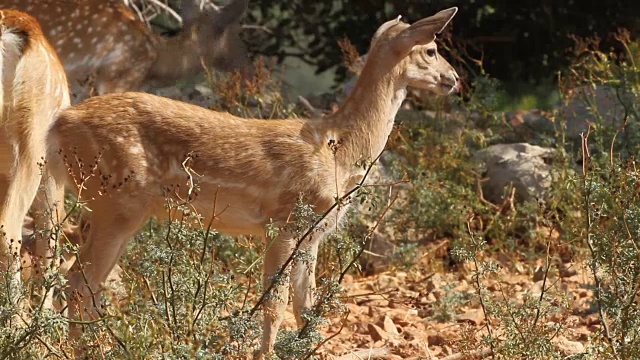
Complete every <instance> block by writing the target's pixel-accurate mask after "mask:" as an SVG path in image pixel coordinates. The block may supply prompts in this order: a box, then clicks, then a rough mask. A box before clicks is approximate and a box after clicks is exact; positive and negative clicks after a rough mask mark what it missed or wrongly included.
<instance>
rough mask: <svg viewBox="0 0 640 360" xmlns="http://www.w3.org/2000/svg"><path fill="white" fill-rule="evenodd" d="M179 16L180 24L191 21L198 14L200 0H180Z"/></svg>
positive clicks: (183, 24)
mask: <svg viewBox="0 0 640 360" xmlns="http://www.w3.org/2000/svg"><path fill="white" fill-rule="evenodd" d="M180 10H181V11H180V16H181V17H182V26H183V27H184V26H185V25H186V24H191V23H193V22H194V21H195V20H196V19H197V18H198V15H200V1H199V0H184V1H182V9H180Z"/></svg>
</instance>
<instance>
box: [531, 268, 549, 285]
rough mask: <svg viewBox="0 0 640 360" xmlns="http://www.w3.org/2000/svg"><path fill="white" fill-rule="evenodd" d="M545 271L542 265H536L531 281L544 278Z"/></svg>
mask: <svg viewBox="0 0 640 360" xmlns="http://www.w3.org/2000/svg"><path fill="white" fill-rule="evenodd" d="M545 273H546V271H545V268H544V267H542V266H538V267H537V268H536V271H535V272H534V273H533V281H534V282H538V281H540V280H542V279H544V275H545Z"/></svg>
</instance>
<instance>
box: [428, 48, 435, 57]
mask: <svg viewBox="0 0 640 360" xmlns="http://www.w3.org/2000/svg"><path fill="white" fill-rule="evenodd" d="M427 56H429V57H434V56H436V49H435V48H430V49H427Z"/></svg>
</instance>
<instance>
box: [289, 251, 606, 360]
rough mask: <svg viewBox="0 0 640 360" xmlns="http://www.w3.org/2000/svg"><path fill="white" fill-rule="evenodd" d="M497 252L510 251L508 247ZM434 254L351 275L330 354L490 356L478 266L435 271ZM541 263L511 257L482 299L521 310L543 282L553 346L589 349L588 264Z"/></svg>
mask: <svg viewBox="0 0 640 360" xmlns="http://www.w3.org/2000/svg"><path fill="white" fill-rule="evenodd" d="M421 250H422V251H424V252H428V251H429V249H428V248H423V249H421ZM498 257H502V258H507V256H505V255H504V254H502V255H501V256H498ZM429 261H430V260H428V259H426V258H425V259H423V260H421V261H420V262H419V263H418V264H416V265H415V266H413V267H412V268H411V270H409V271H388V272H383V273H380V274H376V275H374V276H370V277H352V276H348V277H347V278H345V282H344V286H345V288H346V289H347V292H348V299H347V301H346V303H347V306H348V316H346V317H343V318H334V319H332V321H331V325H330V326H328V327H327V328H326V329H325V336H327V337H330V339H329V340H328V341H327V342H326V344H325V345H324V346H323V353H325V354H326V358H339V359H342V360H344V359H369V358H378V359H448V360H453V359H479V358H484V357H490V355H491V352H490V349H489V347H488V346H483V342H482V338H483V337H485V336H487V334H488V330H487V322H486V318H485V312H484V311H483V306H482V304H481V302H480V300H479V297H478V290H477V285H476V282H475V278H474V276H473V274H474V269H475V267H474V265H473V264H468V265H467V264H465V265H463V266H461V269H460V270H458V271H456V272H452V273H444V272H430V271H427V270H425V269H429V268H430V267H431V266H429V264H428V262H429ZM506 261H507V262H509V260H506ZM537 263H538V264H531V265H527V264H523V263H519V262H510V263H509V264H507V266H504V267H502V269H501V270H500V271H499V272H498V273H496V274H494V276H491V277H490V279H486V280H484V281H482V286H483V287H484V290H485V291H486V293H485V295H484V298H485V299H493V300H494V301H496V302H498V303H503V304H509V303H510V304H512V305H513V309H515V308H516V306H517V304H520V305H521V304H522V303H523V301H524V299H525V297H526V295H531V296H532V298H533V299H539V298H540V293H541V290H542V289H543V286H544V289H545V296H544V298H545V299H547V300H548V301H549V302H550V303H551V304H552V306H553V305H554V304H555V305H557V309H554V310H553V311H551V312H550V313H549V314H547V315H546V316H542V317H541V320H540V322H541V323H542V322H544V324H545V325H549V326H551V325H560V330H559V331H558V332H557V334H556V335H555V336H551V338H552V340H551V343H552V344H553V346H554V347H555V349H554V351H556V352H559V353H560V354H562V355H564V356H569V355H573V354H578V353H582V352H584V351H585V348H586V347H587V346H588V344H589V339H591V338H592V336H593V335H595V334H596V333H597V332H598V331H600V326H599V324H600V319H599V317H598V313H597V312H596V311H594V310H593V303H594V299H593V290H592V284H591V277H590V276H589V273H588V269H586V268H585V267H584V266H582V265H578V264H561V265H560V266H559V269H558V267H556V268H555V269H553V266H552V268H551V269H550V271H549V273H548V276H547V278H546V279H545V278H544V277H545V276H544V275H545V271H544V269H545V266H544V261H543V259H540V260H539V261H537ZM503 265H505V264H503ZM485 301H486V300H485ZM514 304H515V305H514ZM563 304H564V305H563ZM514 311H515V310H514ZM490 319H492V320H491V324H490V326H489V327H490V328H491V331H492V335H493V336H494V337H497V338H498V339H500V338H505V336H506V335H505V334H504V329H501V328H500V325H498V323H500V320H499V319H497V317H495V316H491V315H490ZM284 326H285V327H288V328H292V329H293V328H295V319H294V316H293V314H291V313H287V319H286V320H285V323H284ZM523 327H524V325H523Z"/></svg>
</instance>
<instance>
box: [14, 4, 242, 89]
mask: <svg viewBox="0 0 640 360" xmlns="http://www.w3.org/2000/svg"><path fill="white" fill-rule="evenodd" d="M196 2H197V1H196V0H187V1H185V6H184V9H183V14H182V18H183V28H182V31H181V32H180V33H179V34H178V35H176V36H173V37H169V38H164V37H161V36H159V35H156V34H154V33H152V32H151V31H150V30H149V29H148V28H147V27H146V26H145V24H144V23H142V22H141V21H140V20H139V19H138V18H137V17H136V16H135V15H134V14H133V13H132V12H131V11H130V10H129V9H128V8H127V7H126V6H125V5H124V4H123V3H122V1H121V0H74V1H68V0H3V1H2V6H4V7H8V8H16V9H19V10H22V11H25V12H27V13H29V14H31V15H33V16H34V17H35V18H36V19H37V20H38V21H39V22H40V25H41V26H42V29H43V31H44V32H45V34H46V35H47V37H48V39H49V41H51V43H52V44H53V46H54V47H55V49H56V51H57V52H58V55H59V56H60V59H61V60H62V63H63V64H64V68H65V70H66V71H67V77H68V78H69V82H70V83H71V86H72V89H73V90H74V93H76V94H79V97H80V98H84V97H86V95H85V94H84V93H85V92H86V91H84V90H85V89H83V86H84V84H87V85H89V86H90V87H92V88H93V92H94V93H95V94H106V93H112V92H123V91H127V90H141V89H144V88H146V87H148V86H150V85H152V84H153V85H158V84H160V85H163V84H173V83H175V81H176V80H178V79H181V78H183V77H186V76H192V75H194V74H197V73H198V72H199V71H202V64H203V61H204V63H205V65H207V66H208V67H215V68H218V69H221V70H224V71H231V70H239V71H247V69H248V68H249V61H248V57H247V52H246V49H245V46H244V44H243V42H242V40H241V39H240V36H239V35H240V25H239V19H240V17H241V16H242V15H243V14H244V12H245V10H246V8H247V3H248V0H232V1H231V2H230V3H229V4H228V5H226V6H225V7H223V8H221V9H207V10H204V11H203V12H200V11H199V10H198V6H197V5H196Z"/></svg>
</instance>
